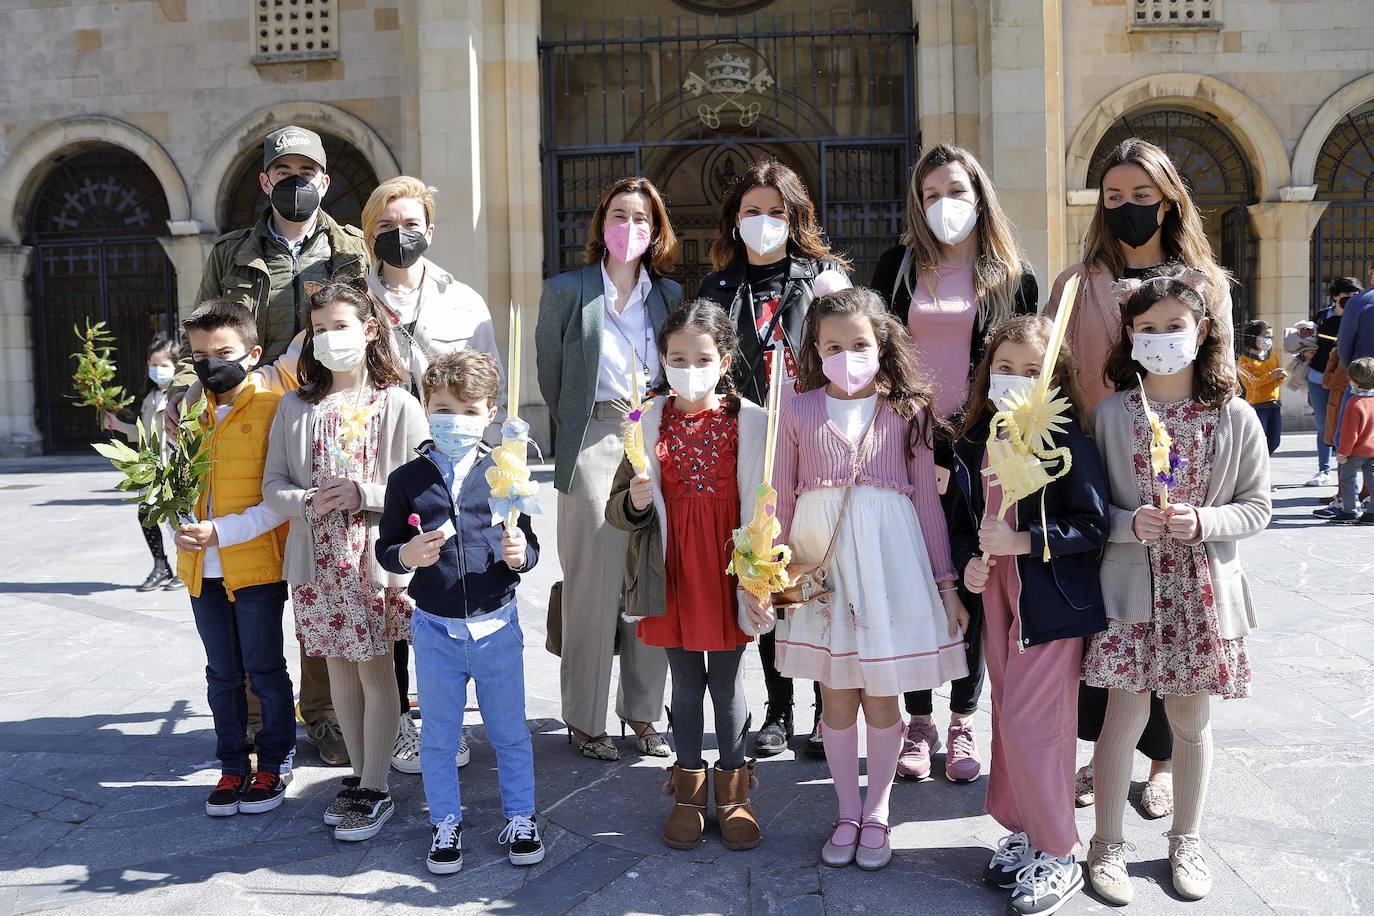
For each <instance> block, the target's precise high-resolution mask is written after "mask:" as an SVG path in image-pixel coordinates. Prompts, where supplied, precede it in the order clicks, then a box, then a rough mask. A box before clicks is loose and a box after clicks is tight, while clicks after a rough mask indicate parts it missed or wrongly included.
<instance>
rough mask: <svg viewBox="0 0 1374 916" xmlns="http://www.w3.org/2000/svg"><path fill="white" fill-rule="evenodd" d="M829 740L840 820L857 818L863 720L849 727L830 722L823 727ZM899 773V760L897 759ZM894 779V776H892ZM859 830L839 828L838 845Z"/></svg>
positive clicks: (860, 808)
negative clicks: (860, 724)
mask: <svg viewBox="0 0 1374 916" xmlns="http://www.w3.org/2000/svg"><path fill="white" fill-rule="evenodd" d="M821 737H822V738H823V739H824V740H825V762H826V763H827V764H829V765H830V778H831V779H833V780H834V781H835V797H836V800H837V801H838V803H839V819H841V820H850V821H857V820H859V818H860V816H861V815H862V813H863V806H862V804H861V803H860V801H859V723H858V722H857V721H856V722H855V723H854V724H853V725H851V726H849V727H848V728H834V727H832V726H830V725H826V726H825V727H824V728H822V729H821ZM892 766H893V772H894V773H895V772H896V767H897V764H896V760H895V758H894V760H893V765H892ZM889 779H890V777H889ZM856 833H857V831H855V829H854V828H853V827H850V826H848V825H844V826H841V827H840V828H839V829H837V830H836V831H835V836H834V840H835V842H836V843H837V844H838V845H841V846H848V845H851V844H853V843H854V841H855V839H856Z"/></svg>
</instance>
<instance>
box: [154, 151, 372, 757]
mask: <svg viewBox="0 0 1374 916" xmlns="http://www.w3.org/2000/svg"><path fill="white" fill-rule="evenodd" d="M258 184H259V186H260V187H261V188H262V193H263V194H265V195H267V198H268V199H269V200H270V201H271V207H270V208H268V209H267V210H265V211H264V212H263V214H262V217H261V218H260V219H259V220H258V221H257V223H255V224H254V225H253V226H252V227H250V228H248V229H236V230H234V231H232V232H228V233H226V234H224V235H222V236H220V237H219V238H218V239H217V240H216V241H215V244H214V247H213V248H212V249H211V250H210V257H209V258H208V259H207V260H206V262H205V274H204V276H203V277H202V279H201V282H200V290H199V291H198V292H197V294H196V302H197V303H200V302H204V301H206V300H207V299H217V298H225V299H232V300H234V301H236V302H241V303H243V304H244V305H245V306H247V308H248V309H249V311H251V312H253V314H254V315H255V316H256V317H257V324H258V341H259V343H260V344H261V345H262V359H261V365H262V366H268V365H269V364H272V363H274V362H275V363H276V365H275V371H273V370H271V369H269V370H266V371H265V372H264V376H265V380H266V383H267V385H268V386H269V387H273V388H279V389H293V388H295V387H297V382H296V378H295V366H296V356H297V355H298V353H299V344H295V345H293V339H294V338H295V337H296V335H297V334H298V333H299V332H300V331H301V329H302V328H304V327H305V326H306V323H305V318H304V314H303V312H304V308H305V301H306V298H307V296H306V293H305V284H306V283H307V282H314V283H323V282H325V281H327V280H329V279H330V278H339V279H346V280H351V279H353V278H355V277H361V276H363V275H364V274H365V273H366V272H367V262H368V255H367V246H366V245H365V243H364V241H363V234H362V232H361V230H359V229H357V228H355V227H353V226H341V225H339V224H338V223H336V222H335V221H334V220H333V219H331V218H330V217H329V214H327V213H325V212H324V211H323V210H321V209H320V200H321V198H323V197H324V195H325V193H326V192H327V191H328V190H329V175H328V173H327V172H326V171H325V153H324V144H323V143H322V142H321V141H320V136H319V134H317V133H315V132H314V131H312V130H306V129H305V128H303V127H296V126H295V125H291V126H288V127H283V128H280V129H279V130H275V131H273V132H272V133H270V134H268V135H267V139H266V141H264V143H263V150H262V174H261V175H259V176H258ZM282 357H285V358H284V359H283V358H282ZM207 368H208V367H207ZM197 369H198V367H197V366H196V364H195V363H193V361H192V359H191V354H190V350H189V349H188V348H187V347H186V346H185V344H183V346H182V352H181V360H180V361H179V362H178V364H177V375H176V378H175V379H174V381H173V383H172V386H171V391H170V393H169V397H168V401H167V410H166V421H167V426H168V429H169V430H170V429H171V428H172V427H173V426H174V425H175V423H176V422H177V419H178V418H179V417H180V414H181V405H182V401H183V399H184V398H186V397H187V396H188V395H189V397H190V398H191V400H195V399H196V398H197V397H198V396H199V394H200V389H201V386H202V381H201V380H200V379H199V378H198V373H197ZM255 699H256V698H255V697H254V696H253V694H252V693H251V692H250V693H249V695H248V700H249V706H250V716H249V718H250V723H252V722H257V721H260V719H259V718H258V716H257V708H256V703H255ZM299 712H300V716H301V719H302V720H303V721H304V722H305V723H306V726H307V731H306V734H307V735H308V736H309V738H310V741H311V743H313V744H314V745H315V746H316V748H317V749H318V750H319V752H320V757H321V759H323V760H324V762H325V763H329V764H334V765H341V764H346V763H348V752H347V751H346V750H345V748H344V743H343V734H342V732H340V730H339V723H338V719H337V717H336V716H335V714H334V707H333V703H332V701H331V700H330V696H329V674H328V671H327V669H326V667H325V664H324V659H322V658H307V657H306V656H305V655H304V653H302V655H301V701H300V706H299ZM251 728H252V725H251V724H250V729H251Z"/></svg>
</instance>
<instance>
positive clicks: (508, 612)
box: [410, 601, 534, 824]
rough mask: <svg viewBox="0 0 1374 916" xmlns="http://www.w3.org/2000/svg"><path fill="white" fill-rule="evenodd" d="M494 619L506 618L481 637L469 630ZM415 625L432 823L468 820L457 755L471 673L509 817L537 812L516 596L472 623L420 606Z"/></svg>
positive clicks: (422, 762)
mask: <svg viewBox="0 0 1374 916" xmlns="http://www.w3.org/2000/svg"><path fill="white" fill-rule="evenodd" d="M494 619H508V622H507V623H506V625H505V626H503V627H501V629H499V630H497V631H496V632H495V633H490V634H488V635H486V636H484V637H482V638H480V639H474V638H473V636H472V634H471V633H470V632H469V631H468V624H470V623H476V622H478V621H483V620H494ZM410 629H411V643H412V646H413V648H414V652H415V683H416V686H417V687H418V689H419V691H420V709H421V710H423V714H424V728H422V729H421V730H420V774H421V776H422V777H423V778H424V782H425V801H427V802H428V803H429V820H430V823H432V824H439V823H441V822H442V821H443V820H444V818H446V817H448V816H449V815H450V814H452V815H453V816H454V817H455V818H456V819H457V820H459V821H461V820H462V819H463V807H462V798H461V795H460V794H459V788H458V768H457V767H456V766H454V762H453V757H454V755H455V754H456V753H458V744H459V742H460V741H461V740H462V737H463V707H464V705H465V704H466V697H467V686H468V679H469V678H471V679H472V680H474V681H476V682H477V708H478V709H480V710H481V712H482V724H483V725H484V726H486V731H487V738H488V740H490V741H491V746H492V748H493V749H495V751H496V769H497V775H498V777H499V781H500V785H501V808H502V810H503V811H504V813H505V815H506V818H507V819H509V818H512V817H515V816H517V815H524V816H526V817H529V816H531V815H533V814H534V747H533V744H532V742H531V741H530V730H529V726H528V725H526V724H525V654H524V647H525V637H524V634H523V633H522V632H521V630H520V618H519V615H518V614H517V613H516V605H515V602H514V601H512V602H511V603H510V604H508V605H506V606H505V607H504V608H502V609H501V610H499V611H493V612H492V613H490V614H485V615H483V616H481V617H474V618H473V619H472V620H467V621H465V620H462V619H458V618H449V617H438V616H435V615H433V614H426V613H425V612H424V611H422V610H420V609H419V608H416V609H415V612H414V614H413V615H412V616H411V619H410Z"/></svg>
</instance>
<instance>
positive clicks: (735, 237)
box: [730, 226, 739, 242]
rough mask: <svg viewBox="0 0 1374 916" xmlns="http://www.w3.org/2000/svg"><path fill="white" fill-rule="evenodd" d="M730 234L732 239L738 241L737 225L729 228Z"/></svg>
mask: <svg viewBox="0 0 1374 916" xmlns="http://www.w3.org/2000/svg"><path fill="white" fill-rule="evenodd" d="M730 235H731V236H733V237H734V239H735V241H737V242H738V241H739V226H736V227H735V228H733V229H731V230H730Z"/></svg>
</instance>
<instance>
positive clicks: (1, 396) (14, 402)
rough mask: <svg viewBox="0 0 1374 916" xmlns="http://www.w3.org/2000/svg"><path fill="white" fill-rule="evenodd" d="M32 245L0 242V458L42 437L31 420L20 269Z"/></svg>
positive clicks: (29, 450) (33, 405)
mask: <svg viewBox="0 0 1374 916" xmlns="http://www.w3.org/2000/svg"><path fill="white" fill-rule="evenodd" d="M32 255H33V249H32V248H29V247H27V246H24V245H0V367H3V369H2V370H0V457H3V458H18V457H23V456H27V455H37V454H38V453H39V452H41V451H42V450H43V436H42V434H40V433H39V431H38V425H37V416H36V412H37V399H36V396H35V392H36V386H37V382H36V376H35V372H36V367H35V365H34V339H33V319H32V318H30V309H29V301H28V295H27V294H26V292H25V289H24V274H25V273H26V272H27V271H28V268H29V262H30V259H31V257H32Z"/></svg>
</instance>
